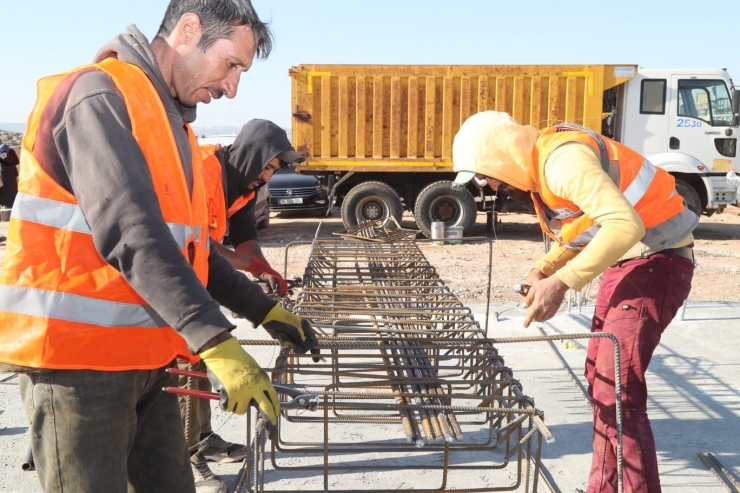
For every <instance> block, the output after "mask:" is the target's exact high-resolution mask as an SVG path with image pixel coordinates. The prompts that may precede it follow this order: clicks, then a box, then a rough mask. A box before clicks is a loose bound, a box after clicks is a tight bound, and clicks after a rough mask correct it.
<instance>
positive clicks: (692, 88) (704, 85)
mask: <svg viewBox="0 0 740 493" xmlns="http://www.w3.org/2000/svg"><path fill="white" fill-rule="evenodd" d="M678 116H688V117H692V118H698V119H700V120H704V121H705V122H707V123H709V124H710V125H712V126H715V127H729V126H730V125H732V100H731V99H730V93H729V92H728V91H727V86H726V85H725V81H723V80H699V79H682V80H679V81H678Z"/></svg>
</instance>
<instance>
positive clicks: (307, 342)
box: [261, 303, 321, 362]
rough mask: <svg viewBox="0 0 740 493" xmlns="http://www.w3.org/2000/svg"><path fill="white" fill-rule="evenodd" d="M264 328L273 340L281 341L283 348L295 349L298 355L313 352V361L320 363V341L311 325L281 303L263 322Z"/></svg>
mask: <svg viewBox="0 0 740 493" xmlns="http://www.w3.org/2000/svg"><path fill="white" fill-rule="evenodd" d="M261 325H262V327H264V328H265V330H266V331H267V333H268V334H270V336H272V338H273V339H277V340H278V341H280V344H282V345H283V346H288V347H293V348H294V349H293V351H295V352H296V353H300V354H304V353H306V352H307V351H311V354H312V355H315V356H314V358H313V360H314V362H318V361H319V360H320V359H321V358H320V357H319V354H320V353H321V352H320V351H319V348H318V346H319V340H318V339H317V338H316V333H315V332H314V330H313V327H311V324H310V323H309V322H308V320H306V319H305V318H301V317H299V316H298V315H294V314H293V313H291V312H289V311H288V310H286V309H285V308H283V307H282V306H280V304H279V303H277V304H275V306H273V307H272V310H270V311H269V312H268V313H267V316H266V317H265V319H264V320H263V321H262V324H261Z"/></svg>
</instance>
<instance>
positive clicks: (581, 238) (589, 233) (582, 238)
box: [566, 224, 600, 248]
mask: <svg viewBox="0 0 740 493" xmlns="http://www.w3.org/2000/svg"><path fill="white" fill-rule="evenodd" d="M599 229H600V226H599V225H598V224H594V225H593V226H591V227H590V228H588V229H587V230H586V231H584V232H583V233H581V234H579V235H578V236H576V237H575V238H573V240H572V241H571V242H570V243H568V244H567V245H566V246H568V247H570V248H581V247H582V246H583V245H586V244H588V243H590V242H591V240H593V239H594V236H596V233H598V232H599Z"/></svg>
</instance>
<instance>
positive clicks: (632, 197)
mask: <svg viewBox="0 0 740 493" xmlns="http://www.w3.org/2000/svg"><path fill="white" fill-rule="evenodd" d="M656 172H657V168H656V167H655V166H653V165H652V163H650V161H648V160H647V159H644V160H643V161H642V166H641V167H640V171H639V172H638V173H637V176H635V179H634V180H632V183H630V184H629V186H628V187H627V189H626V190H625V191H624V192H622V194H623V195H624V196H625V197H626V198H627V200H629V203H630V204H632V206H634V205H635V204H637V203H638V202H639V201H640V199H641V198H643V197H644V196H645V192H647V190H648V188H650V184H651V183H652V182H653V178H655V173H656Z"/></svg>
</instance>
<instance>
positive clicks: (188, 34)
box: [168, 12, 203, 53]
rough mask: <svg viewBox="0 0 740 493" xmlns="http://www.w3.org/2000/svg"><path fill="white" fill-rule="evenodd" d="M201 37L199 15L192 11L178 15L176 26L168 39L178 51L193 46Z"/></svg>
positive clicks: (186, 49) (181, 51)
mask: <svg viewBox="0 0 740 493" xmlns="http://www.w3.org/2000/svg"><path fill="white" fill-rule="evenodd" d="M202 37H203V28H202V26H201V23H200V17H198V16H197V15H196V14H194V13H192V12H188V13H187V14H185V15H183V16H182V17H180V20H179V21H178V23H177V26H175V28H174V29H173V30H172V33H171V34H170V36H168V38H169V39H168V41H170V44H171V45H172V47H173V48H175V49H176V50H178V51H179V52H180V53H183V50H184V51H189V50H191V49H193V48H195V47H196V46H197V45H198V43H199V42H200V40H201V38H202Z"/></svg>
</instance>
